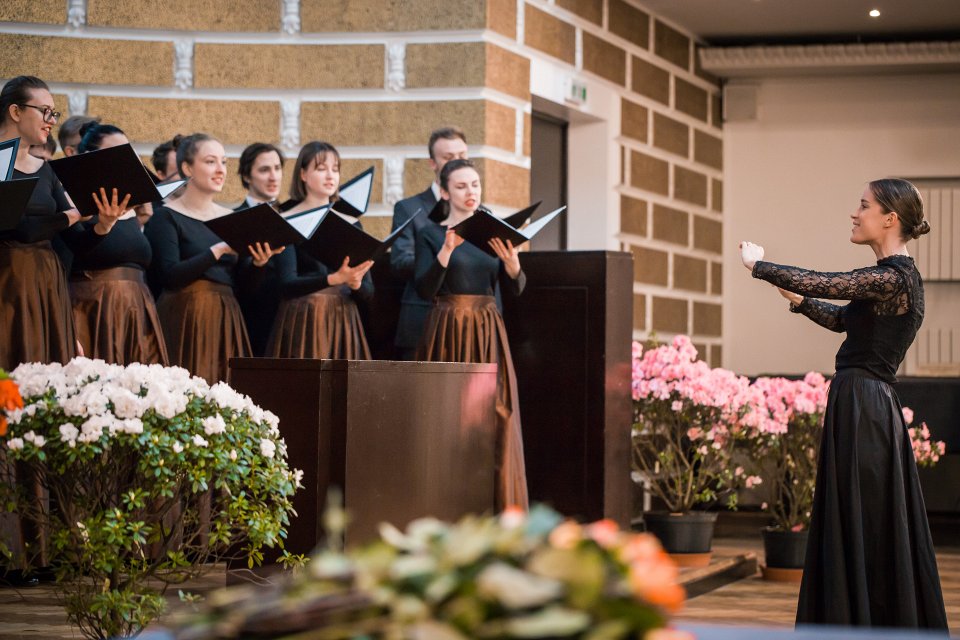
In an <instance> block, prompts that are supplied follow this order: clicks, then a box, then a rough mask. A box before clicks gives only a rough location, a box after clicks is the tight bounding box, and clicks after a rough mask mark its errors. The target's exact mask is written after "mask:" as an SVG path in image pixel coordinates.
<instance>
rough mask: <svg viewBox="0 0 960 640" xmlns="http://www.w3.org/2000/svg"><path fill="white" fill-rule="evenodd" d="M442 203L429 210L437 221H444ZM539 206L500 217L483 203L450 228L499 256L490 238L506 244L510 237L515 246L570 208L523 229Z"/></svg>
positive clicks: (538, 204) (527, 239) (547, 215)
mask: <svg viewBox="0 0 960 640" xmlns="http://www.w3.org/2000/svg"><path fill="white" fill-rule="evenodd" d="M441 202H442V201H441ZM441 202H438V203H437V204H436V206H435V207H434V208H433V210H432V211H431V213H430V218H431V219H432V220H434V221H437V219H438V218H440V219H441V220H442V218H443V215H442V213H441V211H442V209H441V207H442V204H441ZM539 206H540V203H539V202H535V203H534V204H532V205H530V206H529V207H526V208H524V209H521V210H520V211H517V212H516V213H512V214H510V215H509V216H507V217H505V218H498V217H497V216H496V215H494V214H493V212H491V211H490V210H488V209H486V208H484V207H482V206H481V207H480V208H478V209H477V210H476V211H475V212H474V213H473V215H472V216H470V217H469V218H467V219H466V220H464V221H462V222H460V223H459V224H457V225H456V226H454V227H451V228H452V229H453V230H454V231H455V232H456V233H457V235H459V236H460V237H461V238H463V239H464V240H466V241H467V242H469V243H470V244H472V245H474V246H476V247H478V248H480V249H483V250H484V251H485V252H487V253H489V254H490V255H491V256H494V257H496V255H497V254H496V253H495V252H494V250H493V248H492V247H491V246H490V240H492V239H493V238H499V239H500V240H501V241H503V243H504V244H506V241H507V240H509V241H510V242H511V243H512V244H513V246H514V247H519V246H520V245H522V244H523V243H525V242H529V241H530V240H532V239H533V237H534V236H535V235H537V234H538V233H539V232H540V230H541V229H543V228H544V227H545V226H547V225H548V224H549V223H550V222H551V221H552V220H553V219H554V218H556V217H557V216H558V215H560V214H561V213H563V212H564V210H566V208H567V207H566V206H563V207H560V208H559V209H556V210H554V211H551V212H550V213H548V214H546V215H545V216H543V217H542V218H540V219H539V220H537V221H535V222H533V223H531V224H530V225H528V226H527V227H525V228H521V227H523V225H524V224H526V223H527V221H528V220H529V219H530V218H531V217H532V216H533V213H534V211H536V209H537V207H539Z"/></svg>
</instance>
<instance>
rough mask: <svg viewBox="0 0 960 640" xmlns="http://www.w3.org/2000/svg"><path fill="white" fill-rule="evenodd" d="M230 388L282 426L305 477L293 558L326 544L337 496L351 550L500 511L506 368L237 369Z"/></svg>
mask: <svg viewBox="0 0 960 640" xmlns="http://www.w3.org/2000/svg"><path fill="white" fill-rule="evenodd" d="M230 384H231V386H233V388H235V389H236V390H237V391H239V392H240V393H244V394H246V395H248V396H250V397H251V398H252V399H253V401H254V402H255V403H257V404H258V405H259V406H261V407H262V408H264V409H269V410H270V411H273V412H274V413H275V414H277V416H279V418H280V433H281V435H282V436H283V438H284V440H286V443H287V452H288V456H289V462H290V466H291V467H294V468H297V469H302V470H303V471H304V479H303V484H304V488H303V489H300V490H299V491H297V493H296V495H295V496H294V500H293V504H294V508H295V509H296V511H297V514H298V516H297V517H296V518H294V520H293V522H292V523H291V524H290V527H289V534H288V537H287V542H286V543H285V547H286V549H288V550H289V551H290V552H291V553H307V552H309V551H310V550H312V549H313V548H314V547H315V546H316V545H317V543H318V542H319V541H320V540H321V539H323V537H324V531H323V526H322V521H321V520H322V518H321V516H322V514H323V510H324V504H325V501H326V497H327V489H328V488H330V487H334V486H335V487H341V488H342V489H343V492H344V506H345V507H346V509H347V511H348V513H349V515H350V518H351V520H350V524H349V526H348V529H347V539H346V543H347V544H356V543H362V542H367V541H370V540H373V539H375V538H376V537H377V536H378V533H377V528H378V525H379V523H381V522H384V521H387V522H390V523H392V524H394V525H396V526H397V527H400V528H402V527H404V526H405V525H406V524H407V523H408V522H410V521H411V520H413V519H415V518H418V517H422V516H435V517H437V518H440V519H443V520H451V521H452V520H457V519H459V518H460V517H462V516H464V515H466V514H468V513H483V512H492V511H493V508H494V478H495V470H494V451H495V445H496V426H495V397H496V385H497V380H496V365H492V364H452V363H433V362H386V361H377V360H374V361H357V360H299V359H277V358H234V359H232V360H231V361H230Z"/></svg>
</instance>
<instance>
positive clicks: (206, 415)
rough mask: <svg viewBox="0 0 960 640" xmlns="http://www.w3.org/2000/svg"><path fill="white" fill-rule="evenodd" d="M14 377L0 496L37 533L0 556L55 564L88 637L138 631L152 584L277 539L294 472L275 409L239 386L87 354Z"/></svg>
mask: <svg viewBox="0 0 960 640" xmlns="http://www.w3.org/2000/svg"><path fill="white" fill-rule="evenodd" d="M11 377H12V380H13V382H14V383H15V384H16V385H17V386H19V390H20V395H21V396H22V398H23V402H22V404H23V406H22V408H18V407H16V406H15V405H14V404H11V403H8V404H7V405H6V408H0V417H2V418H4V419H5V420H6V422H7V432H6V433H5V434H3V433H2V431H0V471H2V473H3V475H4V476H6V477H4V478H3V481H2V482H0V506H2V507H4V508H5V510H7V511H13V512H15V513H16V514H17V515H18V516H19V517H20V518H21V521H24V522H27V523H28V524H29V525H31V526H32V527H33V528H34V529H35V530H36V531H39V532H42V533H43V535H40V536H38V538H37V539H28V540H25V543H26V544H25V545H24V546H25V550H26V555H24V554H23V553H22V551H24V549H18V550H5V552H6V554H7V555H8V557H9V558H10V560H9V562H10V563H14V564H17V563H19V564H20V566H22V567H24V568H28V567H29V566H30V564H31V562H32V563H33V564H34V565H35V564H36V563H37V559H41V558H42V559H43V563H44V564H47V565H49V566H51V567H52V568H53V569H54V570H55V572H56V576H57V580H58V581H59V582H60V583H62V584H63V585H64V589H63V591H62V593H63V594H64V596H65V605H66V607H67V612H68V615H69V617H70V619H71V621H73V622H74V623H75V624H77V625H79V626H80V628H81V629H82V630H83V632H84V633H85V634H86V635H88V636H90V637H112V636H119V635H129V634H131V633H136V632H137V631H139V629H141V628H142V627H143V626H144V625H146V624H147V623H148V622H149V621H150V620H151V619H153V618H154V617H156V616H157V615H159V613H160V612H161V611H162V608H163V602H164V601H163V598H162V592H163V587H161V588H156V586H155V585H156V584H157V581H159V582H160V583H161V584H162V585H167V584H174V583H179V582H182V581H184V580H187V579H189V578H192V577H195V576H196V575H197V574H198V573H200V572H201V571H202V570H203V568H204V564H205V563H209V562H212V561H217V560H223V559H225V558H227V557H236V556H239V555H242V556H244V557H246V558H247V560H248V563H249V564H250V565H253V564H255V563H259V562H260V561H262V557H263V556H262V552H261V550H262V549H263V547H277V546H279V547H282V541H283V538H284V537H285V535H286V526H287V524H288V523H289V518H290V516H291V515H292V514H293V513H294V512H293V507H292V504H291V498H292V495H293V493H294V491H295V489H296V487H297V486H298V484H299V480H300V477H301V474H300V473H299V472H297V471H294V470H291V469H290V468H289V467H288V466H287V463H286V447H285V445H284V442H283V440H282V439H281V438H280V436H279V431H278V429H277V417H276V416H275V415H273V414H272V413H270V412H269V411H264V410H262V409H260V408H259V407H257V406H256V405H254V404H253V403H252V402H251V401H250V399H249V398H247V397H246V396H243V395H241V394H239V393H237V392H235V391H234V390H233V389H231V388H230V387H229V386H227V385H226V384H223V383H219V384H216V385H214V386H212V387H211V386H209V385H208V384H207V383H206V382H205V381H204V380H203V379H201V378H197V377H191V376H190V374H189V373H188V372H187V371H186V370H184V369H180V368H176V367H163V366H160V365H150V366H147V365H140V364H133V365H129V366H127V367H121V366H116V365H108V364H106V363H104V362H103V361H100V360H88V359H86V358H76V359H74V360H72V361H71V362H70V363H68V364H66V365H60V364H47V365H41V364H23V365H21V366H19V367H18V368H17V369H15V370H14V371H13V372H11ZM17 404H19V403H17ZM44 494H46V495H49V500H46V499H44V498H42V497H41V496H43V495H44ZM29 528H30V527H28V529H29ZM14 551H18V552H19V553H16V554H14V553H13V552H14ZM148 581H150V582H149V584H148Z"/></svg>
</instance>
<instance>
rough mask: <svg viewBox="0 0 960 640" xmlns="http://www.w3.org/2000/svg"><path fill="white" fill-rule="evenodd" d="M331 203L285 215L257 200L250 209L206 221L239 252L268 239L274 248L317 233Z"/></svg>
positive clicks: (245, 252) (246, 252)
mask: <svg viewBox="0 0 960 640" xmlns="http://www.w3.org/2000/svg"><path fill="white" fill-rule="evenodd" d="M329 208H330V207H329V206H323V207H319V208H317V209H311V210H309V211H303V212H300V213H295V214H293V215H290V216H286V217H284V216H283V215H281V214H280V213H279V212H278V211H277V210H276V209H274V208H273V207H272V206H271V205H269V204H266V203H261V204H258V205H257V206H255V207H250V208H249V209H243V210H241V211H235V212H231V213H226V214H224V215H222V216H219V217H217V218H213V219H212V220H206V221H205V222H204V224H206V225H207V227H209V228H210V230H211V231H213V232H214V233H215V234H217V235H218V236H219V237H220V239H221V240H223V241H224V242H226V243H227V244H228V245H230V248H231V249H233V250H234V251H236V252H237V253H238V254H240V255H242V256H245V255H249V254H250V251H249V249H247V247H248V246H250V245H253V244H256V243H257V242H260V243H264V242H269V243H270V246H271V247H272V248H273V249H277V248H279V247H282V246H286V245H288V244H299V243H301V242H304V241H305V240H307V239H308V238H309V237H310V236H312V235H313V234H314V232H315V231H316V230H317V227H318V226H319V224H320V221H321V220H323V217H324V215H326V213H327V211H328V210H329Z"/></svg>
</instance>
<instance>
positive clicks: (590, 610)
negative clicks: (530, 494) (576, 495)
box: [172, 506, 692, 640]
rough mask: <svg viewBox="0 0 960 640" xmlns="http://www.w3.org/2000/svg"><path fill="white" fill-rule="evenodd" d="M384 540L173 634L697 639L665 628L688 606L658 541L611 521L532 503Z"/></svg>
mask: <svg viewBox="0 0 960 640" xmlns="http://www.w3.org/2000/svg"><path fill="white" fill-rule="evenodd" d="M328 520H329V519H328ZM327 537H328V539H331V538H336V536H334V535H328V536H327ZM381 538H382V539H381V540H380V541H378V542H375V543H373V544H371V545H368V546H365V547H361V548H358V549H354V550H351V551H350V552H348V553H343V552H341V551H338V550H334V549H326V550H323V551H321V552H319V553H318V554H317V555H316V556H314V557H313V558H311V560H310V562H309V563H308V564H307V566H306V568H305V569H304V570H302V571H300V572H299V573H297V574H294V575H293V576H290V577H287V578H286V579H284V580H282V581H281V582H280V583H279V584H276V585H274V586H273V587H272V588H266V589H265V588H262V587H261V588H257V587H243V588H240V589H237V588H233V589H227V590H225V591H221V592H219V593H215V594H213V595H212V596H211V597H210V598H209V599H208V601H207V603H206V604H205V606H204V610H203V611H200V612H198V613H185V614H183V616H182V618H181V619H180V620H179V621H177V623H176V624H175V625H174V630H173V631H172V637H173V638H176V639H177V640H205V639H208V638H209V639H212V638H218V639H219V638H248V637H304V638H306V637H312V638H326V639H328V640H335V639H339V638H356V637H367V638H425V639H431V640H466V639H467V638H551V637H564V638H573V639H577V638H594V639H597V638H608V639H610V640H618V639H621V638H640V637H643V638H648V639H651V640H653V639H658V640H671V639H673V640H678V639H685V638H691V640H692V636H690V634H688V633H685V632H678V631H673V630H669V629H666V628H664V627H665V625H666V624H667V622H668V619H669V616H670V614H671V613H673V612H675V611H677V610H678V608H679V607H680V606H681V604H682V603H683V600H684V590H683V587H681V586H680V585H679V584H678V582H677V579H678V571H677V568H676V565H675V564H674V563H673V562H671V561H670V559H669V558H668V557H667V555H666V554H665V553H664V552H663V551H662V549H661V547H660V544H659V543H658V542H657V540H656V539H655V538H654V537H653V536H651V535H649V534H630V533H625V532H621V531H619V530H618V528H617V525H616V524H615V523H613V522H612V521H601V522H597V523H593V524H589V525H580V524H577V523H574V522H572V521H566V522H563V521H561V518H560V517H559V516H558V515H557V514H556V513H555V512H553V511H551V510H549V509H548V508H546V507H540V506H535V507H534V508H533V509H532V510H531V511H530V513H529V514H524V513H523V512H521V511H519V510H508V511H506V512H504V513H503V514H501V515H500V516H498V517H482V518H478V517H474V516H468V517H466V518H464V519H462V520H461V521H460V522H458V523H456V524H453V525H450V524H445V523H442V522H439V521H437V520H434V519H421V520H417V521H414V522H412V523H411V524H410V525H409V526H408V527H407V529H406V531H405V532H401V531H399V530H398V529H396V528H394V527H393V526H391V525H382V526H381ZM301 634H302V635H301Z"/></svg>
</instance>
